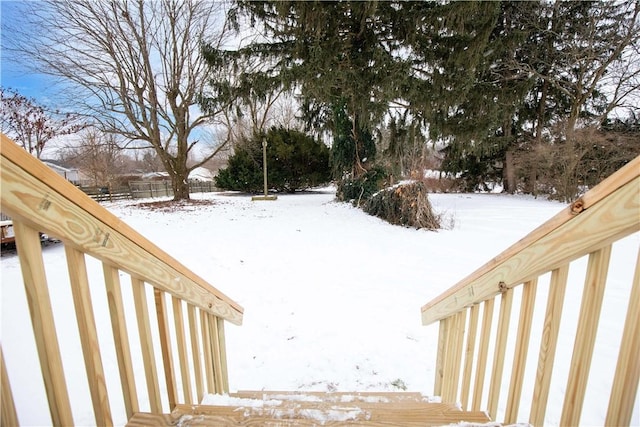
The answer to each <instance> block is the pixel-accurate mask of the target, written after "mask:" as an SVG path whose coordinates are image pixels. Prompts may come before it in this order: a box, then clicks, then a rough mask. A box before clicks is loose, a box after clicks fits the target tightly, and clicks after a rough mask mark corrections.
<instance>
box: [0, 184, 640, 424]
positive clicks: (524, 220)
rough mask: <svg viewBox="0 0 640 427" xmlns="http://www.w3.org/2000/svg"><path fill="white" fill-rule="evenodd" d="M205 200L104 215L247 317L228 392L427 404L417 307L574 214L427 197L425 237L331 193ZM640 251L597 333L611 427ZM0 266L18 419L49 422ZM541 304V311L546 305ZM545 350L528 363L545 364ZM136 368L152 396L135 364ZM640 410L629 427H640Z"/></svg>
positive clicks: (597, 413) (561, 361)
mask: <svg viewBox="0 0 640 427" xmlns="http://www.w3.org/2000/svg"><path fill="white" fill-rule="evenodd" d="M195 198H197V199H204V200H210V201H212V203H209V204H199V205H187V206H183V207H182V208H180V209H174V210H163V209H149V208H142V207H140V206H139V205H138V204H139V203H140V201H138V202H131V201H123V202H114V203H112V204H108V205H107V208H108V209H109V210H110V211H112V212H113V213H114V214H115V215H117V216H118V217H120V218H121V219H122V220H123V221H125V222H126V223H128V224H129V225H131V226H132V227H133V228H134V229H136V230H137V231H139V232H140V233H141V234H143V235H144V236H146V237H147V238H149V239H150V240H151V241H153V242H154V243H156V244H157V245H158V246H160V247H161V248H163V249H164V250H165V251H167V252H168V253H169V254H171V255H172V256H173V257H175V258H176V259H178V260H179V261H180V262H182V263H183V264H185V265H186V266H187V267H188V268H190V269H192V270H193V271H194V272H195V273H197V274H198V275H200V276H201V277H203V278H204V279H205V280H207V281H209V282H210V283H211V284H212V285H214V286H215V287H217V288H218V289H220V290H221V291H222V292H224V293H226V294H227V295H228V296H230V297H231V298H232V299H234V300H236V301H237V302H238V303H240V304H241V305H242V306H243V307H244V308H245V317H244V324H243V325H242V326H241V327H236V326H233V325H228V326H227V329H226V333H227V355H228V364H229V382H230V386H231V389H232V390H261V389H268V390H320V391H331V390H339V391H355V390H360V391H365V390H403V389H407V390H411V391H421V392H423V393H425V394H427V395H430V394H432V393H433V378H434V369H435V359H436V342H437V332H438V327H437V325H432V326H429V327H424V326H422V325H421V320H420V307H421V306H422V305H423V304H425V303H426V302H428V301H429V300H431V299H432V298H434V297H436V296H437V295H439V294H440V293H441V292H443V291H444V290H446V289H447V288H449V287H451V286H453V285H454V284H455V283H456V282H458V281H459V280H461V279H462V278H464V277H465V276H466V275H467V274H469V273H471V272H472V271H473V270H475V269H476V268H478V267H480V266H481V265H482V264H484V263H485V262H486V261H488V260H489V259H491V258H493V257H494V256H495V255H497V254H498V253H500V252H501V251H503V250H504V249H506V248H507V247H509V246H510V245H511V244H513V243H515V242H516V241H517V240H519V239H520V238H522V237H524V235H525V234H527V233H528V232H530V231H531V230H533V229H534V228H536V227H537V226H539V225H540V224H541V223H542V222H544V221H545V220H547V219H548V218H550V217H551V216H552V215H554V214H556V213H557V212H558V211H559V210H561V209H562V208H563V207H564V205H562V204H559V203H555V202H549V201H544V200H539V199H538V200H536V199H533V198H529V197H521V196H507V195H493V194H433V195H431V196H430V200H431V202H432V204H433V205H434V208H435V210H436V211H437V212H440V213H442V214H443V215H444V217H445V223H446V224H447V225H448V229H444V230H440V231H438V232H429V231H424V230H414V229H408V228H402V227H398V226H392V225H389V224H387V223H385V222H383V221H381V220H379V219H377V218H374V217H371V216H368V215H366V214H365V213H363V212H362V211H361V210H359V209H356V208H353V207H352V206H350V205H349V204H345V203H338V202H336V201H334V198H335V192H334V190H333V189H332V188H325V189H320V190H317V191H313V192H309V193H305V194H297V195H282V196H279V198H278V200H277V201H275V202H271V201H256V202H252V201H251V199H250V197H249V196H246V195H239V194H233V193H221V194H202V195H196V196H195ZM147 201H148V200H147ZM639 240H640V239H639V236H638V234H635V235H633V236H631V237H629V238H627V239H625V240H623V241H621V242H619V243H618V244H616V245H615V246H614V261H612V265H611V270H612V275H611V276H610V286H609V287H608V288H607V293H606V295H605V298H606V301H605V303H607V302H608V303H609V304H608V305H605V311H604V312H603V315H602V316H603V321H602V325H601V329H602V332H599V335H598V339H599V340H601V341H602V342H604V347H605V348H610V349H611V352H610V354H605V355H604V356H603V358H601V359H597V358H596V359H594V362H593V363H594V365H593V369H592V371H593V375H592V377H591V379H590V385H592V387H590V392H589V393H588V396H587V398H588V401H587V402H586V403H585V405H584V412H583V418H582V421H583V423H584V425H602V424H603V422H604V416H605V414H606V407H607V400H606V399H603V396H608V394H609V391H610V384H611V380H610V378H609V377H610V376H611V373H612V372H613V369H615V358H616V355H617V352H616V351H615V349H616V348H617V347H618V346H619V340H620V335H621V325H622V323H623V320H624V317H623V316H624V314H625V312H626V302H627V300H628V292H629V291H628V289H629V287H630V283H631V277H632V276H633V271H632V270H633V265H634V264H635V258H636V256H637V252H638V243H639ZM44 252H45V263H46V264H47V269H48V270H47V272H48V275H49V286H50V288H51V293H52V299H53V301H54V305H55V307H54V310H55V313H54V314H55V316H56V322H57V326H58V329H59V330H63V331H65V333H64V334H61V336H60V337H59V338H60V340H61V341H62V347H63V360H64V364H65V370H67V372H68V374H67V376H68V377H72V378H73V377H78V379H77V380H75V381H74V380H68V382H69V388H70V389H71V390H75V391H77V390H80V391H81V392H80V393H79V394H80V395H82V390H86V384H84V383H83V381H84V380H83V377H84V368H83V367H82V366H83V365H82V363H83V362H82V356H81V354H80V352H81V350H80V346H79V341H78V339H77V332H75V329H76V328H77V326H75V319H74V317H73V309H72V299H71V296H70V290H69V285H68V279H67V276H66V275H67V273H66V264H65V263H64V250H63V248H62V246H61V245H55V246H51V247H48V248H46V250H45V251H44ZM583 264H584V263H583ZM1 267H2V269H1V273H2V293H1V299H2V347H3V351H4V353H5V357H6V361H7V366H8V369H9V371H10V380H11V382H12V384H13V387H14V389H16V391H15V392H14V393H15V398H16V400H17V405H18V411H19V416H20V419H21V422H22V424H23V425H43V424H48V423H50V420H49V418H48V417H49V416H48V413H47V411H46V409H45V408H46V406H43V405H46V403H45V402H46V400H45V398H44V391H43V389H42V386H41V384H42V381H41V379H39V371H38V368H37V355H36V354H35V346H34V344H33V339H32V337H31V333H30V331H29V328H30V323H29V316H28V309H27V308H26V303H25V296H24V289H23V287H22V286H21V282H20V281H21V279H20V269H19V265H18V258H17V257H16V256H14V255H10V254H9V255H5V256H3V257H2V261H1ZM89 268H90V270H91V271H90V275H91V277H92V295H93V298H94V301H95V305H96V308H95V310H96V318H97V319H98V322H99V327H100V326H101V327H102V330H101V334H102V335H101V340H102V339H104V340H107V341H108V339H109V337H108V334H109V333H110V326H109V323H108V322H109V321H108V310H107V308H106V303H105V302H104V289H103V286H101V283H102V282H101V274H102V271H101V268H100V265H99V263H98V262H90V263H89ZM577 270H580V266H578V268H577ZM572 274H573V269H572ZM577 274H578V276H579V274H580V272H579V271H578V272H577ZM582 274H583V275H584V273H582ZM573 282H576V284H575V285H571V284H570V287H569V289H568V291H567V301H566V317H567V318H568V319H572V318H576V317H577V314H576V313H577V311H578V309H579V302H580V297H581V290H580V289H578V288H579V286H580V284H579V282H580V280H573ZM124 284H125V283H123V285H124ZM543 288H544V285H541V290H540V294H541V296H540V297H539V298H542V297H543V296H544V294H545V293H546V292H545V291H544V289H543ZM125 293H126V292H125ZM544 304H545V303H544V302H540V303H538V304H537V305H538V306H539V308H540V310H544ZM622 304H624V307H625V309H624V310H622V309H621V306H622ZM515 315H517V313H515ZM563 322H564V320H563ZM567 322H568V323H571V320H568V321H567ZM574 322H575V320H574ZM515 325H516V323H514V326H513V328H514V329H515ZM131 330H132V328H131V327H130V331H131ZM103 336H104V338H103ZM603 340H604V341H603ZM134 341H135V340H134ZM572 344H573V341H572V336H571V335H569V336H565V337H564V339H562V338H561V344H560V347H559V350H558V351H559V353H558V356H557V359H558V369H557V371H554V373H556V372H557V376H558V377H559V379H558V380H557V381H556V382H555V383H552V398H553V397H554V393H555V397H556V398H557V397H558V393H560V394H562V393H563V389H564V386H565V384H564V382H566V373H564V374H563V372H564V371H568V365H569V363H570V358H571V357H570V354H571V353H570V351H571V346H572ZM536 345H537V344H535V342H534V343H532V347H531V348H532V350H531V351H530V353H532V356H531V357H532V358H530V359H529V365H533V363H535V357H536V356H537V351H538V350H537V347H536ZM132 350H133V351H134V352H135V346H134V348H133V349H132ZM532 361H533V362H532ZM506 365H507V367H510V363H509V362H507V364H506ZM105 366H106V369H108V370H109V372H108V373H107V382H108V387H109V390H110V392H112V393H113V394H114V395H117V394H118V393H119V383H118V378H117V367H116V362H115V356H113V354H112V353H109V352H107V355H106V360H105ZM563 366H564V367H563ZM134 368H136V366H134ZM530 368H532V369H534V368H535V366H530ZM563 370H564V371H563ZM137 371H138V372H140V377H141V378H142V379H141V380H140V381H139V383H141V384H138V387H139V389H140V390H141V391H143V390H144V386H143V385H144V379H143V378H144V375H143V373H142V372H143V371H142V367H141V365H137ZM73 372H78V375H75V376H74V375H73ZM563 375H564V380H563ZM563 381H564V382H563ZM556 383H557V384H556ZM506 387H507V388H508V382H507V383H506ZM526 387H527V385H526V384H525V393H524V394H525V395H526V394H527V391H526ZM506 391H507V390H505V391H504V393H503V395H504V394H506ZM530 393H531V392H530V391H529V394H530ZM76 394H78V393H76ZM84 394H85V396H79V397H74V400H73V401H72V405H73V408H74V416H75V417H76V420H77V422H78V424H84V425H90V424H92V422H93V421H92V415H91V412H90V411H91V409H90V408H91V405H90V403H89V400H88V399H89V397H88V393H84ZM142 394H144V392H143V393H142ZM112 405H113V406H114V408H117V409H115V410H114V415H116V421H117V422H119V423H123V422H124V421H125V420H124V413H123V411H122V410H121V402H119V401H117V400H116V401H115V402H112ZM637 406H638V405H637V404H636V413H635V414H634V419H633V420H634V423H635V424H640V419H639V418H638V414H637V412H638V411H637ZM142 409H145V407H144V405H143V408H142ZM500 410H501V411H504V405H503V404H502V403H501V405H500ZM560 412H561V407H560V403H559V402H550V408H549V411H548V417H547V421H548V423H549V424H550V425H554V424H555V425H557V424H558V422H559V418H560ZM522 414H524V412H522ZM523 416H524V415H523ZM499 418H500V414H499ZM526 420H527V418H526V416H524V418H523V419H522V421H526Z"/></svg>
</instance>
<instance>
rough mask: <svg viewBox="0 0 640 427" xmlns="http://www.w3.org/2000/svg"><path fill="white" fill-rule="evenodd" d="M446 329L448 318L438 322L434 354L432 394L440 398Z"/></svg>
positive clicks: (445, 348)
mask: <svg viewBox="0 0 640 427" xmlns="http://www.w3.org/2000/svg"><path fill="white" fill-rule="evenodd" d="M448 329H449V321H448V318H446V319H442V320H440V322H439V328H438V350H437V353H436V372H435V381H434V384H433V394H434V395H435V396H442V383H443V381H442V377H443V376H444V361H445V359H446V353H447V337H448V333H449V331H448Z"/></svg>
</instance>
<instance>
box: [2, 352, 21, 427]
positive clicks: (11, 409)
mask: <svg viewBox="0 0 640 427" xmlns="http://www.w3.org/2000/svg"><path fill="white" fill-rule="evenodd" d="M0 380H1V381H2V388H0V425H1V426H6V427H13V426H18V425H19V424H18V413H17V412H16V404H15V402H14V400H13V393H12V392H11V384H9V376H8V375H7V366H6V365H5V363H4V354H3V353H2V347H0Z"/></svg>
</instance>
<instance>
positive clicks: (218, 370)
mask: <svg viewBox="0 0 640 427" xmlns="http://www.w3.org/2000/svg"><path fill="white" fill-rule="evenodd" d="M208 317H209V331H210V332H211V341H212V345H213V376H214V379H215V386H216V393H218V394H223V393H225V392H226V391H228V385H226V384H228V380H227V379H226V378H227V376H228V374H227V367H226V357H225V355H224V329H222V330H221V326H222V328H224V325H221V324H220V321H219V320H220V319H219V318H218V317H217V316H214V315H212V314H209V315H208Z"/></svg>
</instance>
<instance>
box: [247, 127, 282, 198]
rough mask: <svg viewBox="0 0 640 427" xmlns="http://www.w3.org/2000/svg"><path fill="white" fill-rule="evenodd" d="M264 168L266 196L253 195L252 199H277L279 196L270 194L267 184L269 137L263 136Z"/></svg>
mask: <svg viewBox="0 0 640 427" xmlns="http://www.w3.org/2000/svg"><path fill="white" fill-rule="evenodd" d="M262 170H263V172H264V196H253V197H252V198H251V200H276V199H277V198H278V196H269V189H268V185H267V138H262Z"/></svg>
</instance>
